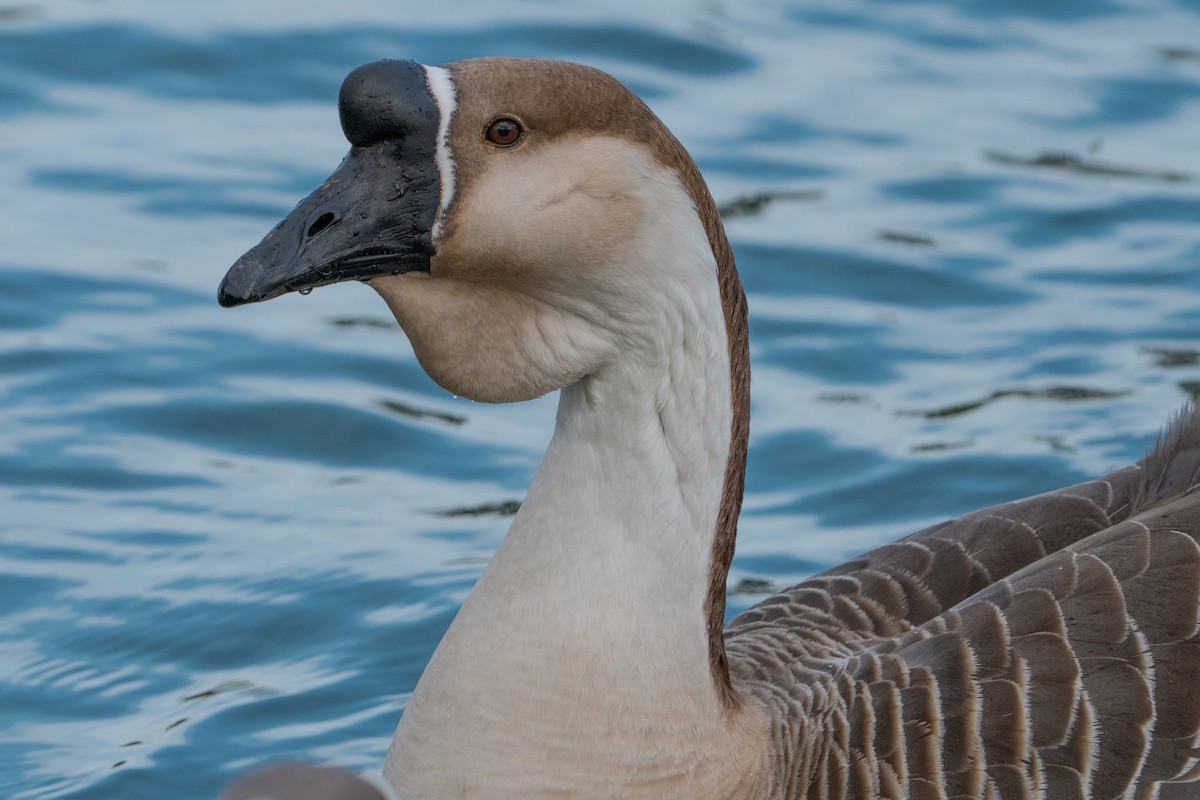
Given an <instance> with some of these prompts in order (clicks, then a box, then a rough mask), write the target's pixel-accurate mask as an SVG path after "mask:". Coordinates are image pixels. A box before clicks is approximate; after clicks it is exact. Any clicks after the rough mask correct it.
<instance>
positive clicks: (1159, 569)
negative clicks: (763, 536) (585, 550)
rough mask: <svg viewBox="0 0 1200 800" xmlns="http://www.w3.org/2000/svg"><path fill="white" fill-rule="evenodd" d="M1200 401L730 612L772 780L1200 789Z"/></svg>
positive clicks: (842, 790) (729, 639)
mask: <svg viewBox="0 0 1200 800" xmlns="http://www.w3.org/2000/svg"><path fill="white" fill-rule="evenodd" d="M1198 470H1200V414H1197V413H1196V412H1194V411H1188V412H1185V414H1184V415H1182V416H1181V417H1180V419H1179V420H1177V421H1176V423H1175V424H1174V425H1173V426H1172V427H1171V428H1170V429H1169V430H1168V431H1167V433H1166V434H1164V436H1163V437H1162V438H1161V439H1160V441H1159V443H1158V445H1157V447H1156V448H1155V450H1154V451H1153V452H1152V453H1151V454H1150V455H1149V456H1148V457H1147V458H1146V459H1144V460H1143V461H1142V462H1140V463H1139V464H1138V465H1135V466H1131V467H1127V468H1125V469H1122V470H1119V471H1117V472H1114V473H1112V474H1111V475H1108V476H1107V477H1105V478H1102V479H1099V480H1095V481H1091V482H1089V483H1084V484H1080V485H1077V486H1072V487H1068V488H1065V489H1061V490H1059V491H1056V492H1052V493H1049V494H1044V495H1039V496H1036V497H1031V498H1028V499H1025V500H1020V501H1017V502H1012V503H1006V504H1004V505H999V506H995V507H992V508H988V509H984V510H982V511H977V512H975V513H972V514H968V515H966V516H964V517H960V518H958V519H955V520H951V521H949V522H945V523H942V524H940V525H935V526H934V527H931V528H928V529H926V530H923V531H921V532H919V533H916V534H914V535H912V536H910V537H908V538H906V539H903V540H901V541H898V542H896V543H894V544H890V545H887V546H884V547H881V548H879V549H878V550H874V551H872V552H870V553H867V554H866V555H864V556H862V557H861V558H858V559H855V560H853V561H851V562H849V563H847V564H844V565H842V566H840V567H837V568H834V569H832V570H829V571H828V572H825V573H822V574H820V575H818V576H816V577H814V578H812V579H810V580H807V581H804V582H803V583H801V584H799V585H797V586H795V587H792V588H791V589H788V590H786V591H784V592H781V593H780V594H777V595H775V596H773V597H771V598H769V599H768V600H766V601H765V602H763V603H762V604H760V605H758V606H756V607H754V608H752V609H750V610H749V611H747V612H746V613H744V614H742V615H741V616H739V617H737V618H736V619H734V620H733V621H731V622H730V624H729V625H728V626H727V628H726V647H727V650H728V654H729V667H730V672H731V677H732V681H733V685H734V687H735V688H736V690H737V691H738V692H739V694H740V695H741V696H742V697H743V698H746V699H747V700H748V701H749V702H752V703H755V704H756V705H759V706H760V707H762V708H763V709H765V710H766V712H767V714H768V716H769V717H770V718H771V720H772V731H771V735H772V738H773V742H772V745H773V746H772V748H771V750H772V753H773V754H772V756H771V757H772V758H773V759H774V761H775V763H773V764H772V765H770V767H769V768H768V769H767V770H765V772H766V774H767V775H769V776H771V777H770V778H769V780H771V781H773V784H772V785H771V786H769V787H768V791H767V792H766V795H765V796H768V797H772V798H808V799H809V800H817V798H822V799H824V798H828V799H829V800H851V799H857V798H876V797H880V798H947V799H950V798H1051V799H1052V800H1072V799H1073V798H1080V799H1082V798H1088V799H1089V800H1108V798H1134V799H1135V800H1149V798H1163V799H1164V800H1166V799H1167V798H1200V628H1198V625H1200V621H1198V620H1200V547H1198V546H1197V536H1198V534H1200V491H1197V488H1196V484H1197V472H1198Z"/></svg>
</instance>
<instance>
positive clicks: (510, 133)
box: [483, 117, 525, 147]
mask: <svg viewBox="0 0 1200 800" xmlns="http://www.w3.org/2000/svg"><path fill="white" fill-rule="evenodd" d="M524 135H525V126H524V125H522V124H521V121H520V120H519V119H516V118H515V117H496V118H495V119H494V120H492V121H491V122H489V123H488V125H487V127H486V128H484V129H483V140H484V141H485V142H487V143H488V144H493V145H496V146H497V147H512V146H513V145H514V144H516V143H517V142H519V141H521V138H522V137H523V136H524Z"/></svg>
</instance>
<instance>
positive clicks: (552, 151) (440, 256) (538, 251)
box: [219, 58, 740, 402]
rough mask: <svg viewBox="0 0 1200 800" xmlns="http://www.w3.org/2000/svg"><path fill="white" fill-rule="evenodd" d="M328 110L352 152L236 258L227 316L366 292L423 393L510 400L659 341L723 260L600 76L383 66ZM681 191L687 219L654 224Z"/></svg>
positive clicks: (709, 220) (664, 163) (668, 147)
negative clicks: (664, 314)
mask: <svg viewBox="0 0 1200 800" xmlns="http://www.w3.org/2000/svg"><path fill="white" fill-rule="evenodd" d="M339 110H340V117H341V122H342V127H343V130H344V132H345V135H346V138H347V139H348V140H349V142H350V144H351V149H350V152H349V153H348V155H347V156H346V157H345V159H344V160H343V162H342V164H341V166H340V167H339V168H338V169H337V171H336V172H334V174H333V175H332V176H330V178H329V179H328V180H326V181H325V183H324V184H322V185H321V186H320V187H319V188H318V189H317V190H316V191H315V192H313V193H312V194H311V195H310V196H309V197H307V198H306V199H305V200H303V201H302V202H301V203H300V204H299V205H298V206H297V207H296V208H295V210H293V211H292V212H291V213H290V214H289V215H288V216H287V217H286V218H285V219H284V220H283V221H282V222H281V223H280V224H279V225H278V226H277V227H276V228H275V229H274V230H273V231H272V232H271V233H270V234H268V236H267V237H266V238H265V239H264V240H263V241H262V243H260V244H259V245H257V246H256V247H254V248H253V249H252V250H250V251H249V252H248V253H247V254H246V255H244V256H243V257H242V258H241V259H239V260H238V261H237V263H236V264H235V265H234V266H233V268H232V269H231V270H230V271H229V273H228V275H227V276H226V277H225V280H224V281H223V283H222V284H221V288H220V292H219V300H220V302H221V304H222V305H225V306H233V305H239V304H242V303H248V302H254V301H258V300H265V299H269V298H272V297H275V296H278V295H281V294H284V293H286V292H290V291H301V292H305V293H306V292H307V291H308V290H311V289H313V288H315V287H318V286H321V285H324V284H330V283H335V282H339V281H348V280H359V281H366V282H367V283H369V284H370V285H371V286H372V287H373V288H374V289H375V290H376V291H377V292H378V293H379V294H380V295H381V296H382V297H383V299H384V300H385V301H386V302H387V303H388V305H389V307H390V308H391V310H392V312H393V313H394V315H395V316H396V318H397V320H398V321H399V323H400V325H401V326H402V327H403V329H404V330H405V332H406V334H407V335H408V338H409V339H410V340H411V342H412V345H413V348H414V351H415V353H416V355H417V358H418V360H419V361H420V363H421V365H422V366H423V367H424V369H425V370H426V372H428V373H429V375H430V376H431V377H432V378H433V379H434V380H435V381H437V382H438V383H439V384H440V385H441V386H443V387H444V388H445V389H447V390H449V391H450V392H452V393H454V394H457V395H462V396H465V397H468V398H471V399H475V400H481V401H490V402H506V401H514V400H523V399H528V398H532V397H536V396H539V395H542V394H545V393H547V392H549V391H552V390H554V389H558V388H562V387H565V386H569V385H572V384H574V383H576V382H579V381H580V380H582V379H584V378H586V377H587V376H590V375H593V374H596V373H598V372H600V371H603V370H604V369H605V367H606V366H607V365H609V364H610V363H611V362H612V361H613V359H614V357H615V355H616V354H618V353H624V354H635V356H636V354H639V353H646V354H649V353H652V352H654V351H655V349H656V348H657V349H661V343H660V342H657V341H656V336H657V332H658V329H659V328H660V327H661V324H660V320H659V319H658V317H659V315H660V314H661V304H660V298H661V296H662V295H663V292H664V291H669V290H670V289H671V287H672V286H677V285H678V284H679V283H680V282H681V281H682V282H685V283H686V282H688V281H695V282H707V283H708V284H709V285H711V283H712V282H713V281H714V280H715V269H714V266H713V265H714V255H713V252H714V249H716V250H722V249H723V251H722V252H723V253H724V254H726V255H727V252H728V246H727V245H726V244H725V240H724V235H723V233H721V232H720V223H719V220H718V218H717V215H716V210H715V207H714V206H713V204H712V200H711V198H710V197H709V195H708V192H707V190H706V189H705V188H704V184H703V181H702V180H701V179H700V177H699V173H698V171H697V170H696V168H695V166H694V164H693V163H692V161H691V159H690V157H688V155H687V154H686V152H685V151H684V150H683V148H682V146H680V145H679V143H678V142H677V141H676V140H675V138H674V137H673V136H672V135H671V134H670V133H669V132H668V131H667V129H666V127H665V126H664V125H663V124H662V123H661V122H660V121H659V120H658V118H657V117H656V116H655V115H654V114H653V113H652V112H651V111H650V110H649V109H648V108H647V107H646V106H645V104H644V103H642V101H641V100H640V99H639V98H638V97H637V96H636V95H634V94H633V93H632V92H630V91H629V90H628V89H626V88H625V87H624V86H623V85H621V84H620V83H619V82H618V81H616V80H615V79H614V78H612V77H610V76H608V75H607V74H605V73H602V72H600V71H598V70H595V69H591V68H588V67H584V66H581V65H577V64H568V63H564V62H556V61H544V60H527V59H499V58H485V59H474V60H470V61H463V62H458V63H454V64H449V65H447V66H445V67H424V66H422V65H420V64H416V63H413V62H409V61H381V62H376V63H372V64H368V65H365V66H363V67H360V68H358V69H357V70H355V71H354V72H353V73H351V74H350V76H349V77H348V78H347V79H346V81H345V83H344V84H343V86H342V89H341V94H340V99H339ZM679 198H682V201H683V202H684V203H685V204H686V205H689V206H690V208H689V210H688V213H686V214H683V215H676V216H675V217H670V218H669V219H671V220H675V222H674V223H672V224H673V226H674V227H675V228H677V230H664V226H663V224H662V223H661V220H662V219H668V218H667V217H664V216H662V215H661V214H660V213H659V212H660V210H661V209H662V208H663V205H664V204H665V203H671V202H676V201H677V200H678V199H679ZM667 227H668V228H669V227H671V225H670V224H669V225H668V226H667ZM678 228H686V230H678ZM666 248H672V249H674V250H676V251H677V250H679V249H681V248H682V249H688V248H691V249H693V250H696V251H697V257H696V258H694V259H680V258H677V257H675V258H669V257H668V256H667V255H666V254H665V253H664V250H665V249H666ZM718 260H719V256H718ZM667 261H671V262H672V263H687V264H699V265H701V267H700V268H699V269H696V270H693V272H695V273H696V274H691V275H689V274H684V273H685V270H681V269H665V268H663V264H664V263H666V262H667ZM729 261H730V264H732V260H731V259H729ZM735 280H736V278H735ZM738 293H739V294H740V290H739V292H738Z"/></svg>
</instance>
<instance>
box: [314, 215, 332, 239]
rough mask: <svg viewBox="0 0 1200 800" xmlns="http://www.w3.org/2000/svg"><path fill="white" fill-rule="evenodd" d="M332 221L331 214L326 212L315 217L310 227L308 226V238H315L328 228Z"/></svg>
mask: <svg viewBox="0 0 1200 800" xmlns="http://www.w3.org/2000/svg"><path fill="white" fill-rule="evenodd" d="M333 220H334V216H333V213H332V212H329V211H326V212H325V213H324V214H322V215H321V216H319V217H317V218H316V220H315V221H314V222H313V224H312V225H309V226H308V235H309V236H310V237H312V236H316V235H317V234H318V233H320V232H321V231H323V230H325V229H326V228H328V227H329V226H330V225H331V224H332V223H333Z"/></svg>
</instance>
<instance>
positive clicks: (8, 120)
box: [0, 0, 1200, 800]
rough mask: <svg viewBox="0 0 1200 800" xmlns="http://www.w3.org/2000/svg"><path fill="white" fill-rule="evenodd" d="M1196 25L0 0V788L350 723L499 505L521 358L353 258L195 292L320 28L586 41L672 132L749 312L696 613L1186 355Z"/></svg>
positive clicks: (695, 5)
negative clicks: (274, 282) (326, 268)
mask: <svg viewBox="0 0 1200 800" xmlns="http://www.w3.org/2000/svg"><path fill="white" fill-rule="evenodd" d="M464 20H467V21H464ZM1198 42H1200V5H1198V4H1197V3H1196V2H1194V0H1174V2H1170V1H1168V0H1161V1H1159V2H1153V1H1152V0H1148V1H1147V2H1141V1H1140V0H1138V1H1137V2H1134V1H1133V0H1130V2H1120V1H1119V0H1109V1H1108V2H1101V1H1100V0H1075V1H1073V2H1054V3H1045V2H1033V0H1028V2H1014V0H986V1H984V0H981V1H980V2H974V3H969V4H962V3H952V2H925V3H904V4H900V3H893V2H886V1H885V0H873V1H870V0H790V2H762V3H738V4H735V3H728V2H723V0H664V1H663V2H658V3H654V4H647V3H645V2H640V0H639V1H637V2H635V1H634V0H610V1H609V2H606V3H602V4H597V3H591V4H582V3H579V4H576V3H568V2H533V1H532V0H529V1H525V0H490V2H486V3H483V2H455V3H422V4H409V3H396V2H394V0H388V2H384V0H369V1H367V0H364V1H363V2H352V1H350V2H345V3H325V4H307V3H304V4H299V3H287V2H282V1H281V0H275V1H274V2H268V1H267V0H218V1H216V2H209V3H203V4H201V3H189V4H183V3H178V4H176V3H161V2H155V1H153V0H109V2H104V3H95V2H84V1H83V0H53V1H48V0H25V1H24V2H18V3H17V4H10V3H0V187H2V188H0V225H2V228H0V231H2V234H0V796H3V797H5V798H42V797H47V798H49V797H55V798H78V799H79V800H82V799H83V798H88V799H89V800H90V799H93V798H94V799H96V800H117V799H118V798H120V799H125V798H159V797H171V798H181V799H183V800H187V799H188V798H211V797H213V796H214V795H215V793H216V792H217V790H218V788H219V787H220V786H221V785H222V784H223V783H224V782H225V781H227V780H228V778H229V777H230V776H231V775H233V774H235V773H236V772H238V771H240V770H243V769H246V768H248V767H250V766H252V765H255V764H258V763H260V762H264V761H267V760H271V759H276V758H280V757H286V756H305V757H309V758H314V759H318V760H323V761H329V762H334V763H339V764H343V765H346V766H350V767H353V768H367V767H371V766H377V765H378V764H379V763H380V762H381V760H382V757H383V753H384V751H385V749H386V746H387V742H388V739H389V737H390V734H391V731H392V729H393V727H394V725H395V722H396V720H397V718H398V717H399V715H400V713H401V711H402V710H403V707H404V704H405V701H406V700H407V698H408V696H409V692H410V691H411V690H412V688H413V686H414V684H415V682H416V680H417V677H418V676H419V675H420V673H421V670H422V668H423V666H424V664H425V662H426V660H427V659H428V658H429V655H430V653H431V652H432V650H433V648H434V646H435V645H436V643H437V641H438V639H439V637H440V635H441V633H442V631H443V630H444V629H445V628H446V626H447V625H448V624H449V622H450V620H451V618H452V616H453V614H454V612H455V609H456V608H457V606H458V604H459V603H460V602H461V601H462V599H463V597H464V596H465V594H466V592H467V591H468V589H469V587H470V586H471V584H472V582H473V580H474V579H475V578H476V576H477V575H478V574H479V572H480V570H481V569H482V567H483V565H484V564H485V562H486V560H487V558H488V557H489V555H490V553H491V552H492V551H493V550H494V548H495V547H496V546H497V544H498V543H499V541H500V540H501V538H502V536H503V535H504V531H505V529H506V525H507V520H508V518H507V516H506V513H507V511H508V510H510V509H511V504H512V502H513V501H519V500H520V498H521V497H522V494H523V491H524V487H525V486H526V484H527V482H528V480H529V478H530V475H531V473H532V471H533V469H534V468H535V466H536V464H537V462H538V459H539V456H540V453H541V450H542V448H543V447H544V445H545V443H546V441H547V440H548V438H549V434H550V426H551V424H552V417H553V409H554V399H553V398H546V399H543V400H540V401H537V402H534V403H530V404H525V405H521V406H513V407H490V406H483V405H476V404H472V403H469V402H466V401H463V400H458V399H455V398H453V397H450V396H448V395H447V394H446V393H445V392H443V391H441V390H440V389H438V388H437V387H436V386H435V385H434V384H433V383H432V382H430V381H429V379H427V378H426V377H425V376H424V374H423V373H422V372H421V370H420V368H419V367H418V366H417V364H416V362H415V360H414V358H413V356H412V353H411V351H410V350H409V348H408V346H407V344H406V342H405V339H404V337H403V336H402V335H401V334H400V333H398V331H397V330H396V329H395V327H394V325H393V324H391V322H390V319H389V317H388V315H387V312H386V309H385V308H384V307H383V305H382V303H381V302H379V300H378V299H377V298H376V296H375V295H374V293H373V292H371V291H369V290H367V289H364V288H363V287H360V286H356V285H348V286H335V287H330V288H328V289H323V290H321V291H318V292H316V293H314V294H313V295H312V296H311V297H307V298H305V297H299V296H289V297H285V298H282V299H280V300H276V301H272V302H270V303H267V304H264V305H261V306H253V307H248V308H242V309H236V310H232V311H228V310H222V309H219V308H218V307H217V305H216V302H215V293H216V286H217V283H218V281H219V280H220V278H221V276H222V275H223V274H224V271H225V269H226V268H227V267H228V265H229V264H231V263H232V261H233V260H234V259H235V258H236V257H237V256H238V255H240V254H241V253H242V252H243V251H244V250H245V249H246V248H248V247H249V246H250V245H252V244H254V243H255V242H256V241H257V240H258V239H259V238H260V237H261V236H262V235H263V234H264V233H265V232H266V231H267V230H268V229H269V228H270V226H271V225H272V224H274V222H275V221H276V220H277V219H278V218H279V217H281V216H282V215H283V214H284V213H286V212H287V211H288V210H289V209H290V208H291V206H292V205H293V204H294V203H295V202H296V201H297V200H298V199H299V198H300V197H301V196H303V195H304V194H306V193H307V192H308V191H309V190H310V189H311V188H313V187H314V186H315V185H316V184H317V183H318V182H319V181H320V180H321V179H322V178H323V177H324V176H325V175H326V174H327V173H328V172H329V171H331V170H332V168H333V167H334V166H335V165H336V164H337V162H338V160H339V159H340V158H341V155H342V153H343V152H344V150H345V148H346V145H345V143H344V141H343V140H342V138H341V136H340V132H339V129H338V123H337V114H336V109H335V106H334V100H335V97H336V91H337V88H338V85H339V83H340V81H341V79H342V77H343V76H344V75H345V73H346V72H348V71H349V70H350V69H351V68H353V67H354V66H356V65H358V64H360V63H362V62H365V61H370V60H374V59H378V58H384V57H409V58H416V59H419V60H422V61H425V62H427V63H441V62H445V61H449V60H454V59H457V58H462V57H466V56H475V55H486V54H501V55H522V56H526V55H527V56H535V55H536V56H552V57H559V58H567V59H575V60H580V61H585V62H588V63H591V64H594V65H596V66H599V67H601V68H603V69H606V70H608V71H610V72H612V73H614V74H616V75H617V76H618V77H620V78H621V79H622V80H624V81H626V82H627V83H628V84H629V85H631V86H632V87H634V88H635V89H636V90H637V91H638V92H640V93H641V94H642V95H643V96H644V97H646V98H647V100H648V101H649V102H650V103H651V105H652V106H653V107H654V108H655V109H656V110H657V111H658V113H659V114H660V115H661V116H662V117H663V118H664V120H666V122H667V123H668V124H669V125H670V126H671V127H672V128H673V129H674V130H675V131H676V133H677V134H678V135H679V136H680V138H681V139H682V140H683V142H684V143H685V144H686V145H687V146H688V147H689V148H690V149H691V151H692V152H693V153H694V154H695V156H696V158H697V160H698V162H699V163H700V166H701V168H702V169H703V171H704V173H705V174H706V176H707V177H708V179H709V181H710V184H711V186H712V188H713V191H714V194H715V196H716V197H717V199H718V202H720V203H722V204H724V205H725V206H727V209H728V213H727V220H728V229H729V233H730V236H731V238H732V240H733V243H734V249H735V251H736V253H737V256H738V259H739V264H740V267H741V270H742V273H743V277H744V280H745V283H746V286H747V289H748V292H749V296H750V308H751V312H752V336H753V341H754V343H753V360H754V406H753V412H754V422H753V441H752V446H751V452H750V472H749V479H748V495H747V502H746V510H745V513H744V515H743V518H742V537H741V541H740V543H739V549H738V557H737V559H736V561H735V562H734V569H733V574H732V576H731V584H732V585H734V586H739V587H741V588H742V591H740V592H739V593H738V594H736V595H735V596H733V598H732V602H731V610H732V611H735V612H736V611H738V610H740V609H742V608H745V607H746V606H748V605H750V604H752V603H753V602H756V601H757V600H758V599H760V598H761V597H762V596H763V595H762V592H763V591H765V588H764V587H767V586H776V587H778V586H783V585H786V584H787V583H789V582H792V581H795V580H797V579H799V578H801V577H803V576H805V575H807V574H810V573H811V572H812V571H814V570H817V569H820V568H822V567H824V566H828V565H830V564H833V563H836V562H837V561H839V560H840V559H842V558H844V557H846V556H849V555H852V554H853V553H855V552H857V551H860V550H862V549H864V548H867V547H870V546H873V545H876V544H879V543H882V542H885V541H888V540H890V539H892V538H894V537H897V536H900V535H903V534H904V533H906V532H909V531H912V530H914V529H916V528H918V527H921V526H923V525H925V524H927V523H930V522H932V521H935V520H937V519H939V518H941V517H943V516H945V515H949V514H956V513H960V512H963V511H966V510H969V509H972V508H974V507H978V506H980V505H984V504H988V503H993V502H998V501H1001V500H1005V499H1009V498H1011V497H1014V496H1018V495H1025V494H1029V493H1033V492H1037V491H1040V490H1045V489H1049V488H1053V487H1056V486H1059V485H1062V484H1065V483H1068V482H1071V481H1076V480H1080V479H1083V478H1085V477H1087V476H1090V475H1094V474H1097V473H1101V472H1104V471H1106V470H1109V469H1112V468H1114V467H1117V466H1120V465H1122V464H1124V463H1126V462H1129V461H1131V460H1133V459H1136V458H1137V457H1138V456H1139V454H1140V453H1141V452H1142V451H1143V449H1144V448H1145V447H1146V446H1147V445H1148V443H1149V442H1150V441H1152V439H1153V437H1154V435H1155V432H1156V430H1157V429H1158V427H1159V425H1160V424H1161V423H1162V422H1163V421H1164V420H1165V419H1166V418H1167V417H1168V415H1169V414H1170V413H1171V412H1172V411H1173V410H1174V409H1176V408H1177V407H1179V406H1180V405H1181V404H1182V403H1183V402H1185V401H1186V399H1187V398H1188V397H1189V396H1190V395H1191V394H1192V393H1193V392H1196V391H1200V146H1198V143H1200V46H1198V45H1197V44H1196V43H1198Z"/></svg>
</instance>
